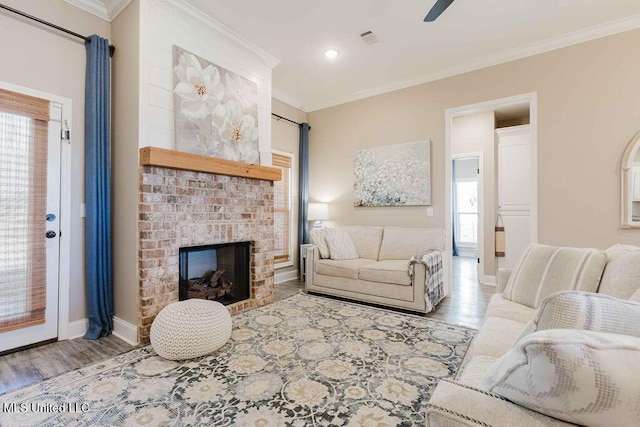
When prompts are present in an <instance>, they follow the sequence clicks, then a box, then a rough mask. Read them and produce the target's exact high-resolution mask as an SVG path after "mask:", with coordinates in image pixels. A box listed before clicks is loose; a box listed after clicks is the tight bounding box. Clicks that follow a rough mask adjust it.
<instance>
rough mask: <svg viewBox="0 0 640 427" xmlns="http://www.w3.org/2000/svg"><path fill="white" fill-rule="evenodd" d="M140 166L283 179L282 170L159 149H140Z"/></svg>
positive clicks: (268, 179)
mask: <svg viewBox="0 0 640 427" xmlns="http://www.w3.org/2000/svg"><path fill="white" fill-rule="evenodd" d="M140 166H160V167H164V168H170V169H183V170H188V171H194V172H206V173H215V174H218V175H228V176H239V177H242V178H253V179H262V180H265V181H280V180H281V179H282V175H281V173H280V169H277V168H272V167H269V166H260V165H252V164H249V163H240V162H234V161H232V160H225V159H218V158H216V157H208V156H200V155H198V154H191V153H183V152H181V151H175V150H166V149H164V148H158V147H142V148H141V149H140Z"/></svg>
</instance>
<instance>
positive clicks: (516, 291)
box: [502, 245, 606, 308]
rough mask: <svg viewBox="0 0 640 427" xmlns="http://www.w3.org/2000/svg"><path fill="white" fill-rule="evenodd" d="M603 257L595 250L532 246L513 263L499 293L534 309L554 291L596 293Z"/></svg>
mask: <svg viewBox="0 0 640 427" xmlns="http://www.w3.org/2000/svg"><path fill="white" fill-rule="evenodd" d="M605 260H606V256H605V253H604V252H603V251H601V250H598V249H582V248H568V247H554V246H547V245H531V246H530V247H529V248H528V249H527V250H526V251H525V253H524V254H523V255H522V256H521V257H520V259H519V260H518V262H517V263H516V266H515V268H514V269H513V273H512V274H511V277H510V278H509V283H508V284H507V288H506V289H505V291H504V292H503V294H502V296H503V297H504V298H506V299H508V300H510V301H513V302H517V303H520V304H524V305H526V306H528V307H531V308H537V307H538V306H539V305H540V303H541V302H542V300H543V299H544V298H545V297H546V296H547V295H550V294H552V293H554V292H557V291H561V290H571V289H574V290H581V291H587V292H596V290H597V289H598V283H599V282H600V276H601V275H602V270H603V268H604V264H605Z"/></svg>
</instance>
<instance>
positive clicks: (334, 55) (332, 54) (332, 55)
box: [324, 49, 338, 59]
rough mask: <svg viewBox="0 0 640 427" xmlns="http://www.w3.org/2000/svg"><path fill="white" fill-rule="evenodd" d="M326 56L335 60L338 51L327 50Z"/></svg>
mask: <svg viewBox="0 0 640 427" xmlns="http://www.w3.org/2000/svg"><path fill="white" fill-rule="evenodd" d="M324 56H326V57H327V59H333V58H335V57H336V56H338V51H337V50H335V49H327V50H325V51H324Z"/></svg>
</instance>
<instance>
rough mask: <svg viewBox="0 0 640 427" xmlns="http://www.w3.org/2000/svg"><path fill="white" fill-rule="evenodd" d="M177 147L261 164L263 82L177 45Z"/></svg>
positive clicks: (175, 111) (175, 79)
mask: <svg viewBox="0 0 640 427" xmlns="http://www.w3.org/2000/svg"><path fill="white" fill-rule="evenodd" d="M173 73H174V89H173V99H174V117H175V140H176V150H178V151H186V152H189V153H195V154H201V155H205V156H212V157H218V158H222V159H227V160H235V161H237V162H245V163H252V164H257V163H259V159H260V154H259V150H258V85H257V84H256V83H254V82H252V81H249V80H247V79H245V78H244V77H241V76H239V75H237V74H236V73H233V72H231V71H229V70H226V69H224V68H222V67H220V66H217V65H214V64H212V63H211V62H209V61H207V60H205V59H202V58H200V57H198V56H196V55H194V54H192V53H189V52H187V51H186V50H184V49H182V48H180V47H178V46H173Z"/></svg>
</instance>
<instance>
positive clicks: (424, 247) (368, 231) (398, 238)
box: [305, 226, 450, 313]
mask: <svg viewBox="0 0 640 427" xmlns="http://www.w3.org/2000/svg"><path fill="white" fill-rule="evenodd" d="M340 230H343V231H346V232H347V234H348V235H349V237H350V240H351V242H352V243H353V246H354V249H355V251H356V252H357V255H356V254H355V253H354V256H355V257H354V258H353V259H331V258H332V257H333V253H329V252H330V251H328V250H327V253H325V254H324V255H325V257H324V258H323V257H321V253H320V252H321V250H320V248H319V247H318V246H315V247H311V248H307V250H308V252H307V253H306V254H305V256H306V266H305V271H306V275H305V288H306V290H307V291H310V292H315V293H320V294H327V295H334V296H339V297H344V298H349V299H353V300H358V301H365V302H370V303H375V304H381V305H385V306H390V307H397V308H402V309H407V310H411V311H417V312H423V313H424V312H426V311H427V303H426V301H425V281H426V268H425V266H424V265H423V264H420V263H418V264H415V265H414V275H413V278H412V277H410V276H409V273H408V264H409V260H410V259H411V258H412V257H413V256H416V255H421V254H424V253H426V252H428V251H433V250H435V251H440V252H444V250H445V232H444V229H441V228H400V227H366V226H350V227H340ZM329 231H333V230H327V233H328V232H329ZM333 258H335V257H333ZM442 260H443V266H442V274H443V277H444V289H445V293H446V292H447V290H448V289H449V286H448V285H449V284H448V283H447V281H448V280H447V278H449V277H450V274H449V271H450V270H449V265H448V263H447V257H446V256H445V255H444V254H443V255H442Z"/></svg>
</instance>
